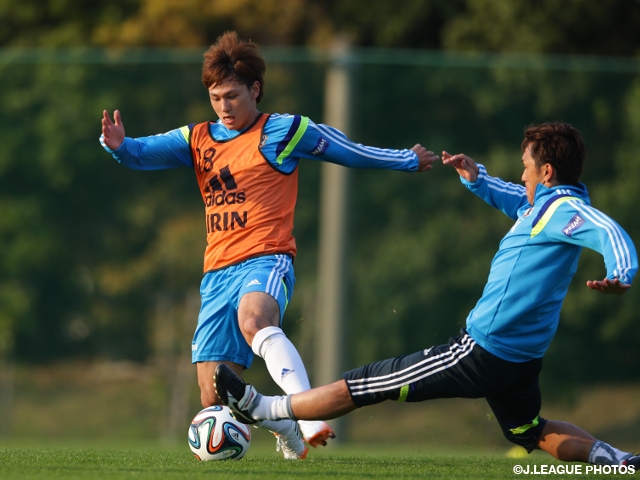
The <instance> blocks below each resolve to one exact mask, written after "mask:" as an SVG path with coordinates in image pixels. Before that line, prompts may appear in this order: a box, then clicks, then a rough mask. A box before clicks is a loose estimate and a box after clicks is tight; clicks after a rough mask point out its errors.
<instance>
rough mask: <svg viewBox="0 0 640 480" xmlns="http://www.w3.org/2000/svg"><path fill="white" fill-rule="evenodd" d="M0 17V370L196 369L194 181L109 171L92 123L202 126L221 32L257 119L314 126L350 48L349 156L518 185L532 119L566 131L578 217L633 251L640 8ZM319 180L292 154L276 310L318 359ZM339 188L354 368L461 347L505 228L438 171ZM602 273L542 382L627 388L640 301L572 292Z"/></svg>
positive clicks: (355, 7)
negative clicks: (450, 342) (210, 61)
mask: <svg viewBox="0 0 640 480" xmlns="http://www.w3.org/2000/svg"><path fill="white" fill-rule="evenodd" d="M0 25H1V27H2V28H0V47H1V48H0V79H1V83H2V85H3V88H2V90H1V91H0V96H1V101H0V251H1V252H2V253H1V254H0V357H2V358H4V359H5V361H7V359H11V360H12V361H15V362H17V363H18V364H36V365H37V364H49V363H52V362H56V361H61V360H69V359H85V360H96V359H106V360H122V359H126V360H130V361H135V362H139V363H145V362H148V361H150V360H153V359H154V358H155V359H157V358H160V357H163V358H169V359H176V358H179V359H182V360H181V361H183V362H185V363H187V368H191V367H190V365H188V362H189V361H190V359H189V357H188V355H187V357H185V358H183V357H184V355H183V353H184V351H185V350H188V345H189V343H190V334H191V333H192V330H193V328H194V327H195V321H196V318H195V315H196V314H195V313H194V307H193V295H194V292H197V288H198V285H199V279H200V275H201V265H202V252H203V249H204V244H205V232H204V225H203V215H202V211H203V208H202V204H201V199H200V197H199V193H198V189H197V185H196V182H195V178H194V175H193V172H191V171H189V170H188V169H184V170H183V171H161V172H135V171H130V170H127V169H124V168H123V167H121V166H119V165H118V164H117V163H116V162H115V161H114V160H113V159H111V157H110V156H109V155H108V154H107V153H106V152H104V151H103V150H102V148H101V146H100V145H99V143H98V137H99V135H100V118H101V112H102V110H103V109H107V110H109V111H113V110H114V109H116V108H118V109H120V110H121V112H122V114H123V121H124V124H125V127H126V132H127V135H128V136H134V137H135V136H144V135H151V134H154V133H158V132H163V131H167V130H169V129H172V128H176V127H179V126H182V125H185V124H187V123H193V122H199V121H204V120H207V119H210V118H213V116H214V113H213V111H212V110H211V107H210V105H209V103H208V99H207V96H206V91H205V90H204V88H203V86H202V84H201V83H200V68H201V63H200V62H201V59H202V53H203V52H204V50H206V48H207V47H208V46H209V44H211V43H213V42H215V40H216V38H217V37H218V36H219V35H220V34H221V33H223V32H224V31H226V30H229V29H235V30H237V31H238V32H239V34H240V36H241V37H243V38H251V39H252V40H254V41H255V42H257V43H258V44H259V45H260V46H261V47H262V48H263V52H264V54H265V56H266V58H267V63H268V69H267V77H266V90H265V91H266V96H265V99H264V101H263V103H262V104H261V108H262V109H263V111H266V112H272V111H275V112H288V113H300V114H304V115H307V116H309V117H311V118H312V119H313V120H314V121H316V122H318V123H320V122H322V121H323V120H322V118H323V96H324V92H323V85H324V74H325V71H326V68H327V65H328V58H329V57H328V55H327V52H328V48H329V47H330V46H331V45H332V44H333V42H334V41H335V39H336V38H342V39H347V40H348V41H349V43H350V44H351V45H352V46H353V49H352V53H351V57H350V59H351V66H352V68H353V77H354V84H355V87H354V89H353V112H352V115H353V131H352V132H351V135H350V136H351V138H353V139H354V140H356V141H358V142H361V143H365V144H370V145H376V146H381V147H395V148H408V147H411V146H412V145H414V144H415V143H422V144H423V145H425V146H427V148H430V149H432V150H435V151H441V150H448V151H450V152H461V151H463V152H465V153H467V154H470V155H471V156H473V157H474V158H476V160H477V161H479V162H481V163H484V164H485V165H486V166H487V168H488V170H489V173H490V174H493V175H496V176H501V177H503V178H505V179H507V180H510V181H512V182H514V183H518V182H519V180H520V174H521V166H520V155H521V153H520V148H519V145H520V142H521V138H522V132H523V130H524V128H525V127H526V126H527V125H528V124H530V123H534V122H541V121H547V120H565V121H569V122H571V123H573V124H574V125H575V126H576V127H577V128H578V129H579V130H580V131H581V132H582V133H583V135H584V137H585V140H586V144H587V149H588V163H587V167H586V171H585V174H584V177H583V180H584V181H585V183H587V186H588V187H589V189H590V193H591V197H592V201H593V203H594V205H595V206H596V207H598V208H600V209H601V210H603V211H605V212H607V213H609V214H610V215H611V216H613V217H614V218H615V219H616V220H618V221H619V223H621V224H622V226H623V227H624V228H625V229H627V231H628V232H629V233H630V234H631V236H632V238H634V239H635V240H636V241H638V239H640V226H639V225H638V224H637V223H636V221H635V220H636V217H635V209H636V206H637V204H638V201H640V180H639V179H640V161H639V159H638V153H637V152H638V150H639V148H640V136H639V134H638V132H640V60H639V59H638V54H640V29H639V28H638V25H640V2H639V1H637V0H633V1H632V0H610V1H608V2H593V1H590V0H567V1H565V2H557V1H555V0H542V1H535V0H522V1H517V2H516V1H512V0H406V1H404V2H399V3H398V2H381V1H380V2H371V1H365V0H349V1H347V2H345V1H342V2H340V1H337V0H324V1H321V0H315V1H314V0H287V1H286V2H282V1H278V0H234V1H231V0H183V1H181V2H176V1H172V0H109V1H106V0H47V1H44V2H43V1H40V0H0ZM319 178H320V175H319V166H318V165H317V164H315V163H314V162H311V161H305V162H302V163H301V166H300V182H301V184H300V195H299V201H298V207H297V216H296V226H295V232H294V234H295V235H296V238H297V240H298V247H299V256H298V258H297V259H296V274H297V277H298V284H297V285H296V294H295V295H294V300H293V302H292V303H291V305H290V308H289V310H288V311H287V314H286V317H285V330H286V331H287V332H288V333H289V334H290V335H291V336H292V338H293V339H294V342H295V343H296V344H297V345H299V347H300V350H301V352H302V354H303V357H305V361H306V362H307V364H308V366H310V367H311V366H312V365H313V362H314V360H315V358H314V355H313V349H312V344H313V331H314V327H313V316H314V311H315V303H314V302H315V292H316V284H315V282H316V270H317V268H316V267H317V265H316V263H317V254H316V250H317V237H318V196H319V185H318V182H319ZM350 195H351V202H350V205H349V209H350V219H351V221H350V255H349V265H348V269H347V271H348V274H349V280H350V282H349V285H350V287H349V305H348V318H349V323H348V326H347V332H348V335H347V340H346V342H345V343H346V345H347V349H348V352H347V355H348V356H347V362H348V367H352V366H356V365H360V364H362V363H365V362H369V361H371V360H374V359H379V358H382V357H386V356H394V355H398V354H400V353H408V352H411V351H415V350H418V349H420V348H424V347H426V346H430V345H432V344H434V343H436V342H442V341H445V340H446V339H447V338H448V336H450V335H453V334H455V333H456V332H457V331H458V329H459V328H460V327H461V326H462V325H463V324H464V320H465V318H466V315H467V313H468V311H469V310H470V309H471V308H472V307H473V305H474V304H475V301H476V300H477V298H478V297H479V296H480V294H481V292H482V288H483V285H484V282H485V280H486V277H487V273H488V270H489V263H490V260H491V258H492V256H493V254H494V253H495V251H496V249H497V246H498V242H499V240H500V238H501V237H502V236H503V235H504V233H505V232H506V231H507V230H508V228H510V224H511V222H510V220H509V219H507V218H505V217H503V216H502V215H501V214H500V213H499V212H497V211H492V210H491V209H490V208H489V207H487V206H486V205H485V204H483V203H482V202H481V201H480V200H478V199H477V198H475V197H474V196H473V195H471V194H470V193H468V192H467V191H466V190H465V189H464V188H463V187H462V186H461V185H460V184H459V181H458V178H457V176H456V174H455V172H454V171H453V170H448V169H445V168H443V167H441V166H438V167H436V169H435V170H434V171H431V172H428V173H425V174H421V175H407V174H402V173H393V172H379V171H357V172H354V174H353V176H352V183H351V192H350ZM603 276H604V269H603V262H602V259H601V258H600V256H599V255H597V254H594V253H592V252H586V251H585V253H584V254H583V258H582V259H581V264H580V270H579V272H578V274H577V275H576V278H575V281H574V283H573V285H572V287H571V290H570V294H569V296H568V298H567V300H566V302H565V307H564V310H563V315H562V321H561V327H560V330H559V333H558V337H557V338H556V340H555V341H554V343H553V344H552V347H551V350H550V352H549V355H548V357H547V360H546V367H545V373H544V381H545V382H547V383H549V384H553V385H558V386H560V387H564V388H568V387H569V385H570V384H571V383H572V382H574V383H584V382H594V383H597V382H603V381H611V380H619V381H632V380H633V381H637V380H638V379H639V378H638V365H639V364H640V351H639V350H638V348H637V345H638V344H639V342H640V327H638V323H637V320H636V314H635V306H636V305H637V304H638V298H639V296H640V293H638V289H637V288H635V289H632V290H631V291H630V293H629V294H627V295H625V296H624V297H616V298H610V297H605V296H601V295H598V294H596V293H594V292H592V291H590V290H588V289H587V288H586V287H585V286H584V282H585V281H586V280H588V279H599V278H602V277H603ZM172 312H173V313H172ZM195 312H197V307H195ZM171 315H173V316H174V317H175V318H174V320H172V321H169V322H167V321H165V320H166V317H167V316H171ZM163 319H165V320H163ZM167 329H169V330H171V329H173V330H172V331H173V333H172V334H171V335H168V334H166V331H167ZM163 332H164V333H163ZM176 332H178V333H176ZM185 332H186V333H185ZM181 355H182V356H181ZM310 370H312V369H311V368H310ZM0 383H1V382H0ZM0 386H1V385H0ZM0 390H1V388H0ZM0 397H1V395H0ZM0 400H1V398H0ZM0 403H1V402H0Z"/></svg>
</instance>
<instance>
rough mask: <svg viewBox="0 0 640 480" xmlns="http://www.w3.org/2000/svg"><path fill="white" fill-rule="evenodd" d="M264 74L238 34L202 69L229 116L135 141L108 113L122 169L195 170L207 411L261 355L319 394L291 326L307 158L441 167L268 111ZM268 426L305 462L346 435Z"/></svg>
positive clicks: (197, 352) (292, 389)
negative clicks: (201, 207)
mask: <svg viewBox="0 0 640 480" xmlns="http://www.w3.org/2000/svg"><path fill="white" fill-rule="evenodd" d="M265 70H266V65H265V62H264V60H263V58H262V56H261V54H260V52H259V50H258V48H257V46H256V45H255V44H254V43H252V42H250V41H241V40H239V39H238V36H237V34H236V33H235V32H227V33H225V34H224V35H222V36H221V37H219V38H218V40H217V42H216V44H215V45H213V46H211V47H210V48H209V50H207V52H206V53H205V54H204V64H203V68H202V81H203V83H204V86H205V87H206V89H207V90H208V93H209V98H210V101H211V106H212V107H213V110H214V111H215V113H216V115H217V116H218V121H216V122H213V121H209V122H202V123H197V124H191V125H186V126H184V127H181V128H177V129H175V130H171V131H169V132H167V133H163V134H160V135H154V136H149V137H140V138H130V137H125V130H124V126H123V123H122V118H121V115H120V112H119V111H118V110H115V111H114V113H113V120H112V118H111V116H110V114H109V113H108V112H107V111H106V110H105V111H104V112H103V118H102V136H101V137H100V142H101V143H102V145H103V147H104V148H105V149H106V150H107V151H108V152H110V153H111V154H112V155H113V157H114V158H115V159H116V160H117V161H118V162H120V163H121V164H123V165H125V166H127V167H129V168H132V169H136V170H156V169H163V168H177V167H189V168H192V169H193V170H194V171H195V174H196V178H197V180H198V184H199V186H200V191H201V193H202V199H203V201H204V204H205V217H206V222H205V223H206V229H207V247H206V250H205V255H204V277H203V279H202V283H201V287H200V295H201V309H200V313H199V316H198V326H197V328H196V331H195V334H194V337H193V343H192V352H193V355H192V361H193V363H195V364H196V367H197V372H198V384H199V386H200V392H201V401H202V405H203V406H204V407H208V406H211V405H217V404H220V403H221V401H220V399H219V398H218V395H217V394H216V392H215V389H214V385H213V375H214V372H215V370H216V367H217V365H218V364H220V363H224V364H227V365H228V366H229V367H230V368H231V369H232V370H233V371H234V372H236V373H237V374H239V375H242V372H243V370H245V369H246V368H249V367H250V366H251V363H252V360H253V356H254V354H256V355H259V356H260V357H262V358H263V359H264V361H265V364H266V366H267V369H268V371H269V373H270V374H271V376H272V377H273V380H274V381H275V382H276V383H277V384H278V385H279V386H280V387H281V388H282V389H283V390H284V392H285V393H287V394H294V393H299V392H302V391H305V390H309V388H310V384H309V379H308V377H307V373H306V370H305V367H304V364H303V362H302V359H301V358H300V355H299V354H298V351H297V350H296V348H295V347H294V346H293V344H292V343H291V342H290V341H289V339H288V338H287V337H286V336H285V334H284V332H283V331H282V328H281V325H282V319H283V315H284V312H285V309H286V307H287V305H288V303H289V301H290V299H291V295H292V294H293V288H294V284H295V276H294V272H293V259H294V257H295V255H296V244H295V239H294V238H293V236H292V235H291V233H292V230H293V216H294V209H295V203H296V197H297V191H298V162H299V160H300V159H303V158H304V159H310V160H320V161H326V162H332V163H336V164H339V165H343V166H346V167H353V168H385V169H391V170H400V171H405V172H419V171H424V170H429V169H431V168H432V165H431V164H432V163H433V162H434V161H436V160H438V156H436V155H434V153H433V152H431V151H427V150H426V149H425V148H424V147H422V146H421V145H419V144H418V145H415V146H414V147H413V148H411V149H406V150H395V149H383V148H375V147H368V146H364V145H360V144H357V143H354V142H352V141H351V140H349V139H348V138H347V137H346V136H345V135H344V134H343V133H342V132H340V131H338V130H336V129H334V128H332V127H330V126H327V125H322V124H316V123H314V122H313V121H311V120H310V119H309V118H307V117H304V116H300V115H288V114H276V113H271V114H268V113H262V112H261V111H260V110H259V109H258V107H257V105H258V103H259V102H260V100H261V99H262V96H263V93H264V72H265ZM258 426H259V427H263V428H267V429H269V430H271V431H272V432H273V433H274V434H275V435H276V439H277V445H278V449H281V450H282V451H283V454H284V457H285V458H287V459H302V458H305V457H306V455H307V452H308V449H307V447H306V446H305V443H304V442H305V441H306V443H308V444H309V445H311V446H313V447H316V446H318V445H326V442H327V440H328V439H329V438H333V437H334V436H335V435H334V432H333V430H332V429H331V427H330V426H329V425H328V424H327V423H325V422H323V421H300V422H294V421H291V420H285V421H268V420H265V421H262V422H259V423H258ZM303 440H304V441H303Z"/></svg>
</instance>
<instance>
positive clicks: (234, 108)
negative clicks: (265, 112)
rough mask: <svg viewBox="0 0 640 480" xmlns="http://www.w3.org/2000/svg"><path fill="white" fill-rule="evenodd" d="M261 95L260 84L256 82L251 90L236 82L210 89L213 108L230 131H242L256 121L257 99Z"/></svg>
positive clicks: (213, 86) (224, 83) (217, 85)
mask: <svg viewBox="0 0 640 480" xmlns="http://www.w3.org/2000/svg"><path fill="white" fill-rule="evenodd" d="M259 93H260V83H259V82H254V83H253V85H252V86H251V88H247V86H246V85H244V84H242V83H238V82H235V81H228V82H223V83H220V84H216V85H212V86H211V87H209V99H210V100H211V106H212V107H213V110H214V111H215V112H216V115H218V118H219V119H220V121H221V122H222V124H223V125H224V126H225V127H227V128H228V129H229V130H242V129H243V128H245V127H248V126H249V125H250V124H251V122H253V121H254V120H255V119H256V116H257V115H258V109H257V108H256V98H257V97H258V94H259Z"/></svg>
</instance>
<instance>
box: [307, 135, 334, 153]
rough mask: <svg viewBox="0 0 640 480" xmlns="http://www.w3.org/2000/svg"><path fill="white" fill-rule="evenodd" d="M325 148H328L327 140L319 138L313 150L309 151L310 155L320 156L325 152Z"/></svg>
mask: <svg viewBox="0 0 640 480" xmlns="http://www.w3.org/2000/svg"><path fill="white" fill-rule="evenodd" d="M327 148H329V140H327V139H326V138H324V137H320V138H319V139H318V143H316V146H315V147H313V150H311V152H310V153H311V155H316V156H317V155H322V154H323V153H324V152H326V151H327Z"/></svg>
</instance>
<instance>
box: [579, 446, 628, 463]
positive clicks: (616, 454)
mask: <svg viewBox="0 0 640 480" xmlns="http://www.w3.org/2000/svg"><path fill="white" fill-rule="evenodd" d="M630 456H631V454H630V453H628V452H623V451H621V450H618V449H617V448H614V447H612V446H611V445H608V444H606V443H604V442H601V441H600V440H598V441H596V443H594V444H593V447H591V451H590V452H589V463H593V464H596V465H620V464H621V463H622V461H623V460H625V459H626V458H629V457H630Z"/></svg>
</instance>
